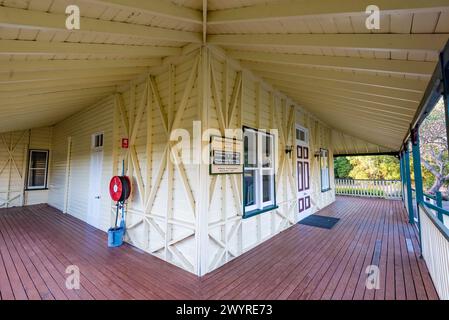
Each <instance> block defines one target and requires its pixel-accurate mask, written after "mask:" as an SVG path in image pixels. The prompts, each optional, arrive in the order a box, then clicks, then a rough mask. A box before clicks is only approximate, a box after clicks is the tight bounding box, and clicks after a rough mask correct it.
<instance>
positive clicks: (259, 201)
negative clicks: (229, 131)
mask: <svg viewBox="0 0 449 320" xmlns="http://www.w3.org/2000/svg"><path fill="white" fill-rule="evenodd" d="M247 132H252V133H253V134H255V135H256V158H257V159H256V160H257V165H256V166H254V167H246V166H245V167H244V172H249V171H253V172H255V174H254V177H255V178H254V185H255V188H254V189H255V204H252V205H249V206H244V213H247V212H254V211H256V214H257V211H263V210H264V209H266V208H269V207H274V206H275V205H276V197H275V181H276V179H275V159H276V157H275V136H274V135H273V134H270V133H269V132H266V131H262V130H257V129H253V128H248V127H244V135H245V133H247ZM264 136H269V137H270V138H271V157H270V158H271V166H270V167H263V154H262V150H263V145H262V143H263V140H264V139H262V137H264ZM244 141H245V139H244ZM244 148H245V146H244ZM264 175H268V176H270V179H271V183H270V191H269V192H270V200H268V201H263V176H264ZM244 179H245V176H244Z"/></svg>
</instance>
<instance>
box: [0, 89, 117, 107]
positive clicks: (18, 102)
mask: <svg viewBox="0 0 449 320" xmlns="http://www.w3.org/2000/svg"><path fill="white" fill-rule="evenodd" d="M114 90H115V87H114V86H112V87H102V88H87V89H86V88H84V89H79V90H72V91H68V92H54V93H44V94H35V95H30V96H22V97H2V106H11V105H15V106H19V109H20V107H22V106H26V104H27V103H34V104H39V103H40V102H43V103H46V102H48V103H50V102H52V101H69V100H70V99H71V98H73V97H86V96H90V95H93V96H95V95H103V94H107V93H108V92H113V91H114Z"/></svg>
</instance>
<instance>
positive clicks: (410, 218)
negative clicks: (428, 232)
mask: <svg viewBox="0 0 449 320" xmlns="http://www.w3.org/2000/svg"><path fill="white" fill-rule="evenodd" d="M404 162H405V166H404V169H405V183H406V188H407V199H406V200H407V206H408V222H409V223H411V224H413V223H414V222H415V221H414V220H415V217H414V213H413V197H412V195H413V194H412V181H411V180H412V179H411V176H410V153H409V151H408V150H405V153H404Z"/></svg>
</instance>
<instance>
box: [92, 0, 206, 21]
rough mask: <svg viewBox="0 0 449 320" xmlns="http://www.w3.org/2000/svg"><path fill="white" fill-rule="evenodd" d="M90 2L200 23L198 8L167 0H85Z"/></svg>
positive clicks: (200, 14)
mask: <svg viewBox="0 0 449 320" xmlns="http://www.w3.org/2000/svg"><path fill="white" fill-rule="evenodd" d="M86 1H87V2H90V3H97V4H103V5H106V6H114V7H118V8H122V9H128V10H136V11H140V12H145V13H147V14H151V15H155V16H161V17H167V18H171V19H175V20H181V21H185V22H189V23H195V24H201V23H202V12H201V11H199V10H195V9H191V8H187V7H183V6H180V5H176V4H174V3H171V2H169V1H159V0H157V1H148V0H86Z"/></svg>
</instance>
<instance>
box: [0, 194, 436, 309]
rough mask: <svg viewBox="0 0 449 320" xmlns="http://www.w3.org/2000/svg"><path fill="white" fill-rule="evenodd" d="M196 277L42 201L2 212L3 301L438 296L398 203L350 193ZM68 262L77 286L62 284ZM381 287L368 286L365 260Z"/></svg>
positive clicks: (0, 278) (0, 279)
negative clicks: (320, 222) (312, 222)
mask: <svg viewBox="0 0 449 320" xmlns="http://www.w3.org/2000/svg"><path fill="white" fill-rule="evenodd" d="M319 214H321V215H327V216H333V217H338V218H340V219H341V220H340V222H338V223H337V225H336V226H335V227H334V228H333V229H331V230H326V229H319V228H315V227H309V226H304V225H296V226H294V227H292V228H290V229H288V230H286V231H284V232H282V233H281V234H279V235H277V236H275V237H273V238H272V239H270V240H269V241H267V242H265V243H263V244H261V245H260V246H258V247H256V248H255V249H253V250H250V251H248V252H246V253H245V254H243V255H242V256H240V257H238V258H236V259H234V260H233V261H231V262H229V263H227V264H226V265H224V266H222V267H221V268H219V269H217V270H215V271H213V272H212V273H210V274H207V275H206V276H204V277H202V278H198V277H196V276H195V275H192V274H190V273H188V272H186V271H184V270H182V269H179V268H177V267H175V266H172V265H170V264H168V263H166V262H164V261H162V260H160V259H158V258H155V257H153V256H151V255H148V254H145V253H142V252H140V251H139V250H135V249H134V248H132V247H131V246H129V245H125V246H122V247H121V248H118V249H108V248H107V246H106V243H107V239H106V238H107V236H106V234H105V233H104V232H102V231H99V230H97V229H95V228H93V227H91V226H89V225H87V224H86V223H84V222H82V221H80V220H77V219H75V218H73V217H71V216H69V215H62V214H61V213H60V212H59V211H57V210H56V209H53V208H51V207H49V206H47V205H38V206H31V207H21V208H10V209H2V210H0V298H1V299H367V300H371V299H438V296H437V294H436V291H435V288H434V286H433V284H432V280H431V278H430V275H429V273H428V270H427V268H426V265H425V263H424V260H422V259H420V258H419V245H418V241H417V235H416V232H415V229H414V228H413V227H412V226H411V225H410V224H408V223H407V220H406V213H405V211H404V209H403V205H402V202H400V201H392V200H383V199H371V198H354V197H342V196H340V197H337V201H336V202H335V203H333V204H332V205H330V206H328V207H327V208H325V209H323V210H321V211H320V213H319ZM69 265H77V266H78V267H79V269H80V272H81V288H80V289H79V290H68V289H66V287H65V282H66V277H67V274H66V273H65V270H66V268H67V266H69ZM372 265H374V266H378V268H379V269H378V270H379V273H378V283H377V284H378V289H368V288H367V286H366V281H367V277H368V274H367V273H366V270H367V268H368V267H369V266H372Z"/></svg>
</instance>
